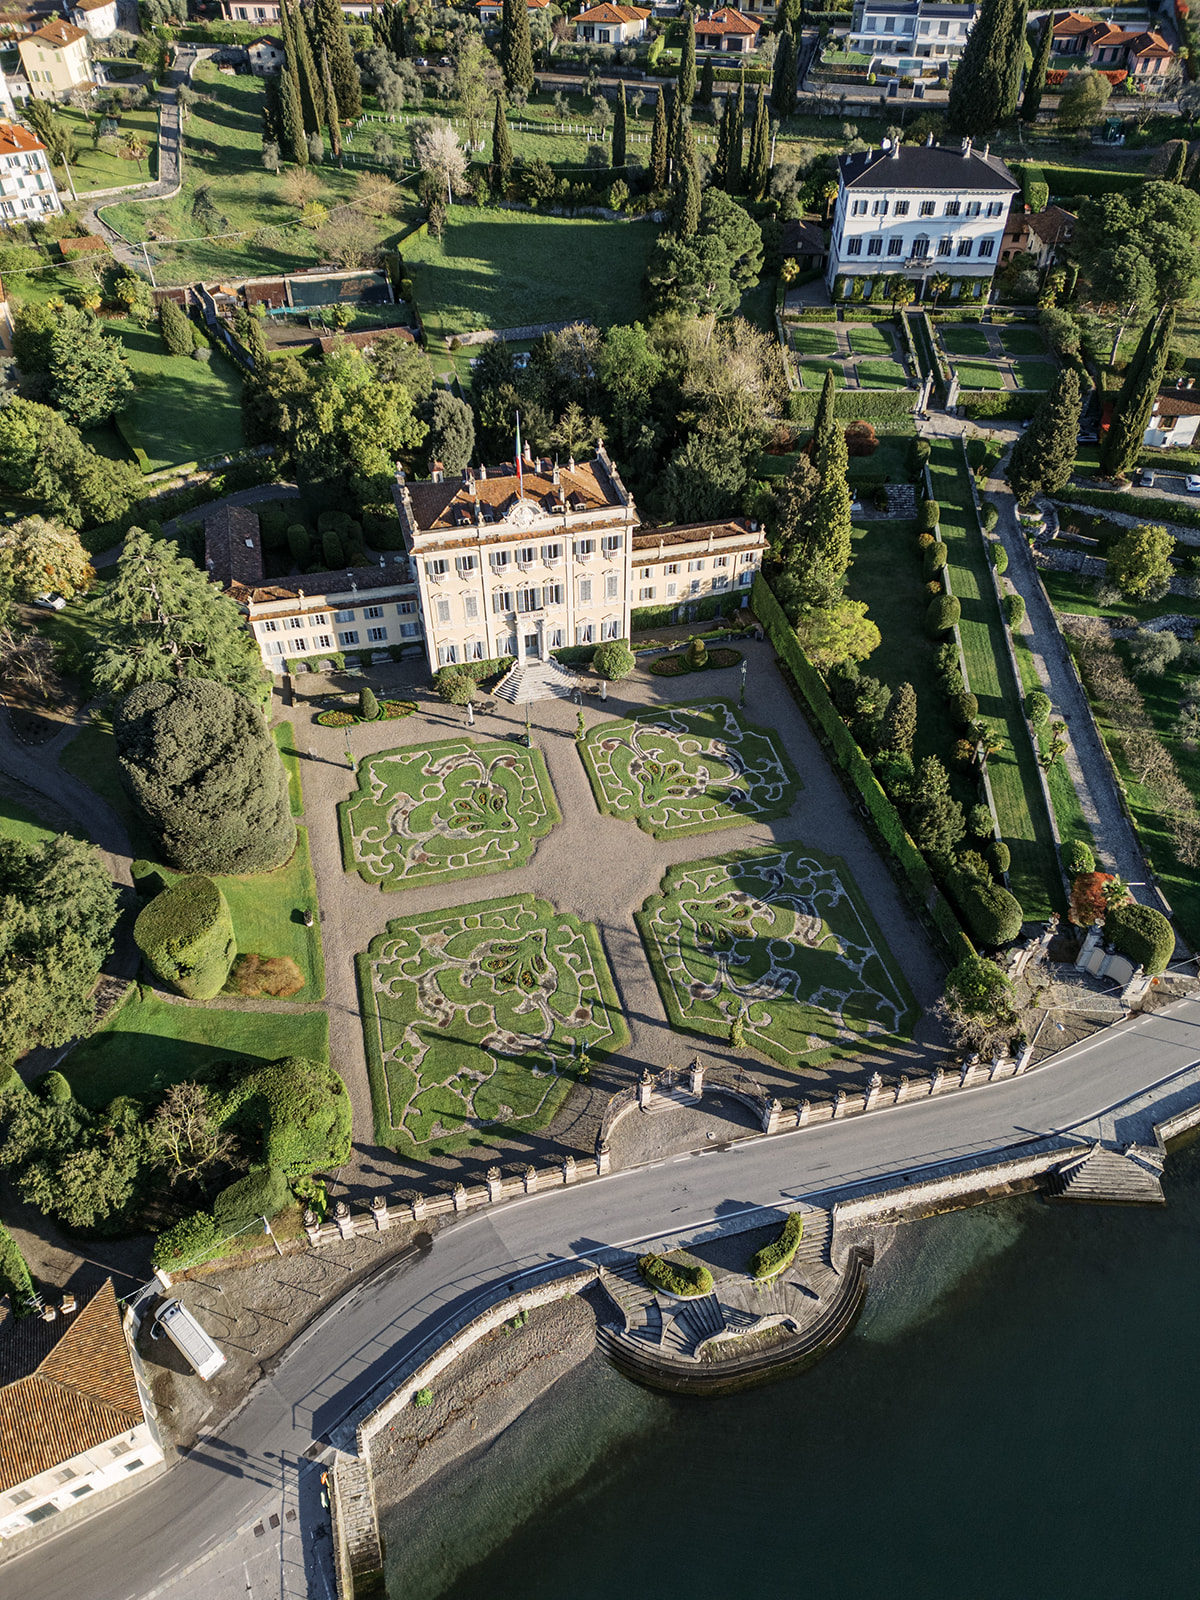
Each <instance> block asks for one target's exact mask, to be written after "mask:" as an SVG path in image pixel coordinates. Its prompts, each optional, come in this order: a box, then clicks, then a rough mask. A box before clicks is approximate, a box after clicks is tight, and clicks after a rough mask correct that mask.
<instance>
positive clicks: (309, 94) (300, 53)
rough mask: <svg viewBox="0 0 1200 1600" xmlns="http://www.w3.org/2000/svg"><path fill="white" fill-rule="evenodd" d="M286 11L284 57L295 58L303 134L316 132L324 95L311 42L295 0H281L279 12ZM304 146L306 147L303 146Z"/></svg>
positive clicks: (319, 122)
mask: <svg viewBox="0 0 1200 1600" xmlns="http://www.w3.org/2000/svg"><path fill="white" fill-rule="evenodd" d="M285 11H287V12H288V23H289V37H290V39H291V47H290V48H289V50H288V60H289V61H291V60H293V59H294V60H295V63H296V83H297V86H298V88H299V90H300V108H301V111H302V114H303V119H304V131H305V133H306V134H309V133H318V132H319V131H320V128H321V122H322V120H323V119H322V117H321V102H322V100H324V98H325V93H324V90H323V89H322V87H321V81H320V79H319V78H318V76H317V67H316V62H315V61H314V60H313V52H312V41H311V39H310V38H309V34H308V24H307V23H306V22H305V19H304V13H303V11H302V10H301V9H300V6H299V3H298V0H290V4H289V0H281V3H280V15H281V17H282V15H283V13H284V12H285ZM306 148H307V147H306Z"/></svg>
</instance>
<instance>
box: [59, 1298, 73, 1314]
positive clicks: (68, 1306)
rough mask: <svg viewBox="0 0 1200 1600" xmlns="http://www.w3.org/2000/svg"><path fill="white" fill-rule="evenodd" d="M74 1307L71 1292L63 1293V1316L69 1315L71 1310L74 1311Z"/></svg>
mask: <svg viewBox="0 0 1200 1600" xmlns="http://www.w3.org/2000/svg"><path fill="white" fill-rule="evenodd" d="M74 1309H75V1296H74V1295H73V1294H65V1295H63V1298H62V1314H63V1316H64V1317H69V1316H70V1315H71V1313H72V1311H74Z"/></svg>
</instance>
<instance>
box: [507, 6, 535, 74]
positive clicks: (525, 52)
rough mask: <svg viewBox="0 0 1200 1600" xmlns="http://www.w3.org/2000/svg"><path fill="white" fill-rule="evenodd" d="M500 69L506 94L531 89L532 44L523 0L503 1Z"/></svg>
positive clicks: (527, 11)
mask: <svg viewBox="0 0 1200 1600" xmlns="http://www.w3.org/2000/svg"><path fill="white" fill-rule="evenodd" d="M500 70H501V72H503V74H504V84H505V87H506V88H507V90H508V92H509V94H511V93H512V92H513V90H514V89H523V90H524V91H525V92H526V94H528V93H529V91H530V90H531V89H532V88H533V44H532V41H531V40H530V37H529V8H528V6H527V5H526V3H525V0H504V10H503V12H502V14H501V19H500Z"/></svg>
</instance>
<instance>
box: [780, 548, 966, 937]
mask: <svg viewBox="0 0 1200 1600" xmlns="http://www.w3.org/2000/svg"><path fill="white" fill-rule="evenodd" d="M750 602H751V604H752V605H753V607H754V614H755V615H756V616H757V618H758V620H759V621H760V622H761V623H762V625H763V627H764V628H765V629H766V631H767V635H768V637H769V638H770V640H771V644H772V646H773V648H774V650H775V653H776V655H777V656H779V658H780V660H781V661H782V662H783V663H784V665H785V666H786V667H787V668H788V670H789V671H790V672H791V674H792V676H793V677H794V678H795V680H796V682H797V684H798V685H799V687H800V692H801V693H802V694H803V696H804V698H805V700H806V702H807V704H808V707H809V710H810V711H811V712H812V715H813V717H814V718H815V720H816V722H817V723H818V725H819V727H820V728H821V731H822V732H823V733H824V734H825V736H826V738H827V739H828V740H829V743H830V744H831V745H832V747H833V753H834V755H835V756H836V757H837V760H838V764H839V766H841V767H842V768H843V770H844V771H845V772H846V773H847V775H848V776H849V778H850V780H851V781H852V783H853V784H854V787H855V788H856V789H857V790H858V792H859V794H860V795H861V796H862V799H863V802H864V804H865V805H866V807H867V810H868V811H869V812H870V814H871V819H872V821H873V822H874V824H875V826H876V827H877V828H878V829H879V832H880V833H881V834H882V836H883V838H884V840H885V841H886V843H887V846H888V848H889V849H890V850H891V852H892V854H893V856H894V857H895V860H896V863H897V865H898V867H899V869H900V871H901V873H902V874H903V875H904V878H905V880H906V881H907V883H908V885H909V887H910V888H911V890H912V892H913V897H914V899H915V900H916V902H917V903H918V904H920V905H922V906H924V907H925V908H926V910H927V911H928V912H929V915H930V917H931V918H932V920H933V923H934V926H935V927H936V928H937V930H938V932H939V933H940V934H941V936H942V938H943V940H944V941H945V943H946V947H947V949H948V951H949V953H950V959H951V962H952V963H953V962H957V961H961V960H962V959H963V957H964V956H970V955H974V954H975V949H974V946H973V945H972V944H971V941H970V940H969V939H968V938H967V936H966V934H965V933H964V932H963V930H962V927H961V925H960V923H959V921H958V918H957V917H956V916H955V914H954V912H953V910H952V909H951V907H950V903H949V901H948V900H947V899H946V897H945V896H944V895H943V894H942V892H941V891H940V890H939V889H938V887H937V885H936V884H935V883H934V881H933V874H932V873H931V872H930V870H929V868H928V866H927V865H926V862H925V858H924V856H923V855H922V854H921V852H920V851H919V850H918V849H917V847H916V845H915V844H914V843H913V841H912V839H911V838H910V837H909V835H908V833H907V832H906V831H905V827H904V824H903V822H901V820H900V814H899V812H898V811H897V810H896V808H895V806H894V805H893V804H892V802H891V801H890V800H889V799H888V797H887V795H886V793H885V792H884V790H883V786H882V785H881V784H880V782H879V779H878V778H877V777H876V776H875V773H874V772H873V771H872V769H871V765H870V763H869V762H868V760H867V758H866V756H864V755H863V753H862V751H861V750H860V749H859V747H858V745H857V744H856V743H855V741H854V736H853V735H852V734H851V732H850V730H849V728H847V726H846V724H845V723H844V722H843V721H842V719H841V717H839V716H838V714H837V710H836V708H835V707H834V704H833V701H832V700H831V699H830V698H829V691H828V690H827V689H826V687H825V684H824V681H823V680H822V678H821V674H820V673H819V672H818V671H817V669H816V667H814V666H813V664H812V662H811V661H810V660H809V659H808V657H807V656H806V655H805V653H804V651H803V649H802V648H801V645H800V641H799V639H797V638H796V635H795V632H794V631H793V629H792V628H790V627H789V626H788V620H787V618H786V617H785V616H784V614H783V610H782V607H781V606H780V604H779V602H778V600H776V598H775V596H774V595H773V594H772V593H771V590H770V588H769V587H768V585H767V582H766V579H765V578H764V577H763V575H762V573H761V572H758V573H755V575H754V588H753V589H752V590H751V595H750Z"/></svg>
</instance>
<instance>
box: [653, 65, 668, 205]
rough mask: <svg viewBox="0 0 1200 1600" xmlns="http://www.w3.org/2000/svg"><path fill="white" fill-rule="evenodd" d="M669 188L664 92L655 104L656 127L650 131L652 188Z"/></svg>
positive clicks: (660, 90) (659, 94)
mask: <svg viewBox="0 0 1200 1600" xmlns="http://www.w3.org/2000/svg"><path fill="white" fill-rule="evenodd" d="M666 186H667V103H666V98H665V96H664V93H663V90H662V89H661V88H660V89H659V91H658V98H657V99H656V100H655V102H654V126H653V128H652V129H651V131H650V187H651V188H652V189H655V190H660V189H665V188H666Z"/></svg>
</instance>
